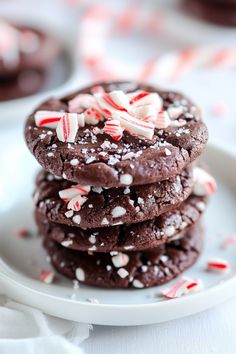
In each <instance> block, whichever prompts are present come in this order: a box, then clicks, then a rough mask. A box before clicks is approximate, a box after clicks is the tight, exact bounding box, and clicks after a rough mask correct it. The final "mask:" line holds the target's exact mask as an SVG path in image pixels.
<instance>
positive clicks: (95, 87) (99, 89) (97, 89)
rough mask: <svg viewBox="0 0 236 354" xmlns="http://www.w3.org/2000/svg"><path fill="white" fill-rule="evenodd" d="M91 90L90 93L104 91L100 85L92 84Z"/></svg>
mask: <svg viewBox="0 0 236 354" xmlns="http://www.w3.org/2000/svg"><path fill="white" fill-rule="evenodd" d="M91 92H92V93H104V92H105V91H104V88H103V87H102V86H94V87H93V88H92V89H91Z"/></svg>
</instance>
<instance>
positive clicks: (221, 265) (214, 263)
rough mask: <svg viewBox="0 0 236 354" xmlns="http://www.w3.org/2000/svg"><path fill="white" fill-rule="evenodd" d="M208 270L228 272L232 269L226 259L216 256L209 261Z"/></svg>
mask: <svg viewBox="0 0 236 354" xmlns="http://www.w3.org/2000/svg"><path fill="white" fill-rule="evenodd" d="M207 270H208V271H211V272H216V273H226V272H228V271H229V270H230V265H229V262H228V261H226V260H225V259H221V258H215V259H211V260H209V261H208V262H207Z"/></svg>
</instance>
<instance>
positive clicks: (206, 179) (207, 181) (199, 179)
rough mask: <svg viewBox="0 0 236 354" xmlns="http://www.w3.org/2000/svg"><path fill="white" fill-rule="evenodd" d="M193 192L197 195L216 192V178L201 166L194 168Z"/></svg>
mask: <svg viewBox="0 0 236 354" xmlns="http://www.w3.org/2000/svg"><path fill="white" fill-rule="evenodd" d="M193 177H194V188H193V193H194V194H195V195H197V196H204V195H211V194H213V193H215V192H216V190H217V186H216V182H215V180H214V178H213V177H212V176H211V175H210V174H209V173H207V172H206V171H204V170H203V169H202V168H200V167H195V168H194V170H193Z"/></svg>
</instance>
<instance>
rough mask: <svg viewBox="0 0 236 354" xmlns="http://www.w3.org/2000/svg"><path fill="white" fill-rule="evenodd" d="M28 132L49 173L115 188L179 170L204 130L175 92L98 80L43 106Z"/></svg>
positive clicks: (195, 151)
mask: <svg viewBox="0 0 236 354" xmlns="http://www.w3.org/2000/svg"><path fill="white" fill-rule="evenodd" d="M25 138H26V142H27V145H28V147H29V149H30V151H31V152H32V153H33V155H34V156H35V157H36V159H37V160H38V162H39V163H40V164H41V166H42V167H43V168H44V169H45V170H46V171H48V172H51V173H53V174H54V175H56V176H59V177H63V178H64V179H68V180H70V181H73V182H76V183H80V184H82V185H91V186H99V187H100V186H103V187H118V186H129V185H140V184H150V183H156V182H159V181H162V180H165V179H167V178H170V177H173V176H176V175H177V174H179V173H180V172H181V170H182V169H183V168H185V167H186V166H187V165H188V164H189V163H190V162H191V161H193V160H195V159H196V158H197V157H198V156H199V155H200V154H201V153H202V151H203V149H204V147H205V144H206V142H207V139H208V132H207V128H206V126H205V124H204V123H203V122H202V119H201V115H200V111H199V109H198V108H197V107H196V106H195V105H194V104H193V103H192V102H190V101H189V100H188V99H187V98H186V97H185V96H183V95H181V94H179V93H175V92H166V91H160V90H158V89H157V88H154V87H151V86H146V85H141V84H137V83H130V82H113V83H104V82H103V83H100V84H99V85H97V86H96V87H94V86H90V87H87V88H85V89H83V90H81V91H78V92H76V93H75V94H73V95H70V96H67V97H64V98H62V99H50V100H48V101H46V102H44V103H43V104H41V105H40V106H39V107H38V108H37V109H36V110H35V112H34V113H33V114H32V115H31V116H30V117H29V118H28V120H27V122H26V126H25Z"/></svg>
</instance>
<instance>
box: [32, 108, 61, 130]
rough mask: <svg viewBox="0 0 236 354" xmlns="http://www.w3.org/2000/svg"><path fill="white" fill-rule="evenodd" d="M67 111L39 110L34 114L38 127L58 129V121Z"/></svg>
mask: <svg viewBox="0 0 236 354" xmlns="http://www.w3.org/2000/svg"><path fill="white" fill-rule="evenodd" d="M65 114H66V113H65V112H56V111H37V112H36V113H35V115H34V120H35V124H36V125H37V127H46V128H53V129H56V127H57V124H58V122H59V121H60V120H61V118H62V117H63V116H64V115H65Z"/></svg>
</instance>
